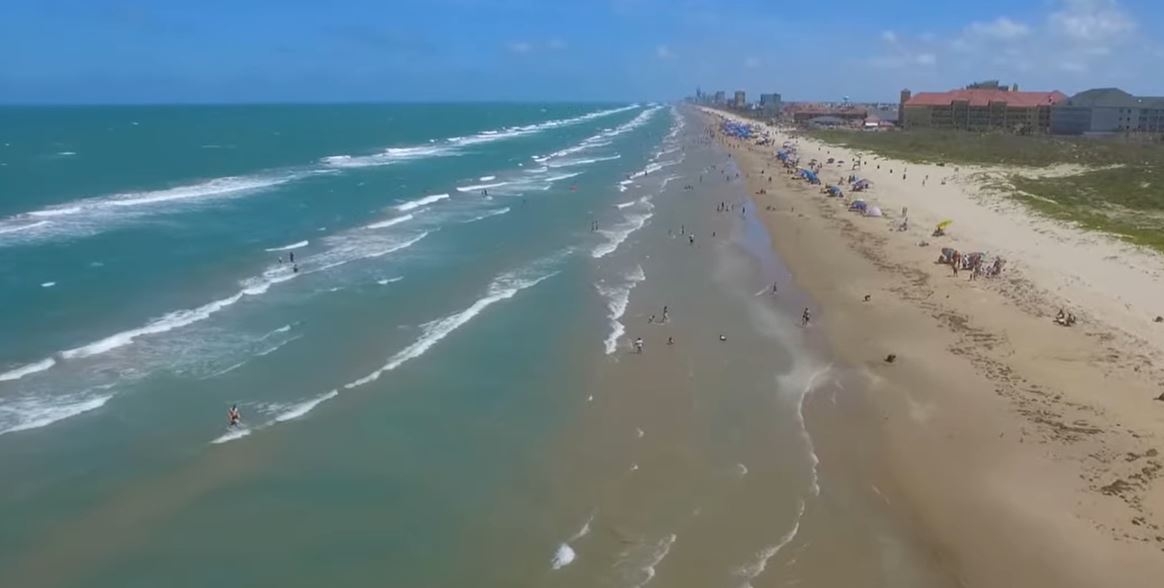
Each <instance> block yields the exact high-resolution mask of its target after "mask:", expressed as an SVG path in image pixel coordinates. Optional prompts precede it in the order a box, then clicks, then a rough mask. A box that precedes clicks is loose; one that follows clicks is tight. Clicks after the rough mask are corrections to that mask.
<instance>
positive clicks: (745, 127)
mask: <svg viewBox="0 0 1164 588" xmlns="http://www.w3.org/2000/svg"><path fill="white" fill-rule="evenodd" d="M721 128H722V129H723V132H724V134H726V135H728V136H731V137H738V138H740V139H751V138H752V137H753V136H755V135H756V129H755V127H753V126H752V125H750V124H747V123H739V122H734V121H730V120H726V121H724V122H723V125H721Z"/></svg>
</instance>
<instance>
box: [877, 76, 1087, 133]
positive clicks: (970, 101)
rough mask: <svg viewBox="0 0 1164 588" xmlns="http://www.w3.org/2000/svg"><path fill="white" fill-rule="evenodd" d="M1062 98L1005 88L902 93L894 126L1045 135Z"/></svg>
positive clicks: (1056, 92)
mask: <svg viewBox="0 0 1164 588" xmlns="http://www.w3.org/2000/svg"><path fill="white" fill-rule="evenodd" d="M1066 99H1067V95H1066V94H1063V93H1062V92H1059V91H1053V92H1019V91H1018V89H1017V88H1015V89H1013V90H1008V89H1007V88H1006V86H1002V87H1001V88H998V87H995V88H970V89H965V90H951V91H949V92H919V93H917V94H912V93H911V92H910V91H909V90H902V92H901V105H900V108H901V112H900V114H899V117H898V118H899V122H898V124H899V125H900V126H902V127H904V128H907V129H917V128H935V129H963V130H968V131H989V130H1001V131H1010V132H1018V133H1046V132H1048V131H1049V130H1050V128H1051V107H1052V106H1055V105H1056V104H1058V103H1060V102H1063V101H1064V100H1066Z"/></svg>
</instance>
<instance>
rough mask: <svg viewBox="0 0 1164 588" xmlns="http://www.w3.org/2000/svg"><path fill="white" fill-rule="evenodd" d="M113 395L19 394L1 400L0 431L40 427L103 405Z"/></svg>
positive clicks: (3, 432) (10, 431)
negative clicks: (7, 399)
mask: <svg viewBox="0 0 1164 588" xmlns="http://www.w3.org/2000/svg"><path fill="white" fill-rule="evenodd" d="M112 397H113V395H111V394H109V395H98V396H84V395H68V396H63V397H59V398H51V399H44V398H18V399H16V400H13V401H6V402H3V403H0V435H3V434H5V433H15V432H17V431H27V430H29V429H39V428H41V427H46V426H48V425H51V424H53V423H55V422H57V421H63V420H65V419H68V418H72V417H75V416H77V415H80V414H84V413H86V412H89V411H92V410H96V409H98V408H101V407H102V406H104V405H105V403H106V402H108V401H109V399H110V398H112Z"/></svg>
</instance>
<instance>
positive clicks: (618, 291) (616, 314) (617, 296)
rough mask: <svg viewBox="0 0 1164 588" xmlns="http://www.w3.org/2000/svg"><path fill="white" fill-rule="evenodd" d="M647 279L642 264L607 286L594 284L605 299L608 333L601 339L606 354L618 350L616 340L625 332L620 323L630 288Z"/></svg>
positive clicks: (628, 302)
mask: <svg viewBox="0 0 1164 588" xmlns="http://www.w3.org/2000/svg"><path fill="white" fill-rule="evenodd" d="M645 279H647V276H646V274H645V273H643V266H641V265H638V266H635V270H634V271H633V272H631V273H629V274H627V275H626V276H625V277H624V278H623V279H622V280H621V281H620V282H619V283H617V284H615V285H613V286H608V285H606V284H595V286H594V287H595V289H596V290H598V293H599V294H600V295H602V297H603V299H605V301H606V311H607V314H606V316H607V318H608V319H609V320H610V334H608V335H607V336H606V339H605V340H604V341H603V344H604V345H605V349H606V354H607V355H612V354H614V352H615V351H618V341H619V339H621V338H622V336H623V335H625V334H626V327H625V326H624V325H623V324H622V317H623V315H624V314H626V307H627V305H628V304H630V294H631V290H633V289H634V287H635V286H636V285H637V284H638V283H639V282H642V281H643V280H645Z"/></svg>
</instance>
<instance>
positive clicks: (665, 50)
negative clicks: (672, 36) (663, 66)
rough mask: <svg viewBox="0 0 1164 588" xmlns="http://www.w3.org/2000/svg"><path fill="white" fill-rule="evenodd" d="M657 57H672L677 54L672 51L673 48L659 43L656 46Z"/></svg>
mask: <svg viewBox="0 0 1164 588" xmlns="http://www.w3.org/2000/svg"><path fill="white" fill-rule="evenodd" d="M655 57H658V58H659V59H671V58H672V57H675V54H674V53H672V52H671V48H670V47H668V46H666V45H659V46H658V47H655Z"/></svg>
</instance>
